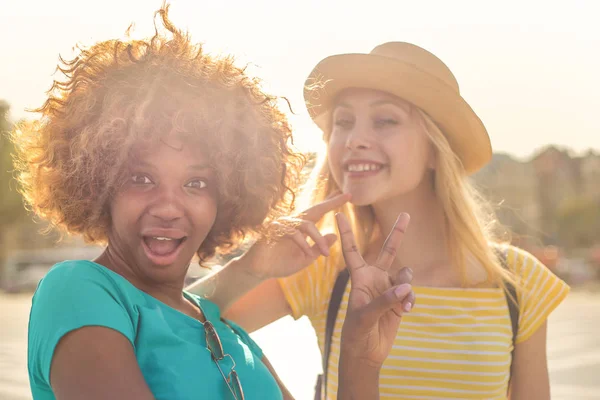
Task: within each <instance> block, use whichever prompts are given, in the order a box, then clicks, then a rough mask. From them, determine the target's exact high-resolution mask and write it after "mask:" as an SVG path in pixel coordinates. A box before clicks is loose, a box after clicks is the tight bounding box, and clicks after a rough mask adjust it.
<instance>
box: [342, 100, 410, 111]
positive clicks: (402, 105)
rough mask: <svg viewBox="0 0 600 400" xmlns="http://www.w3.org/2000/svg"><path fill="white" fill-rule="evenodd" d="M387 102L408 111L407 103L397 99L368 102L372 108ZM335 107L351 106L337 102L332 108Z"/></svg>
mask: <svg viewBox="0 0 600 400" xmlns="http://www.w3.org/2000/svg"><path fill="white" fill-rule="evenodd" d="M387 104H391V105H393V106H396V107H398V108H400V109H402V110H403V111H404V112H409V110H408V107H407V105H405V104H403V103H400V102H398V101H394V100H388V99H383V100H375V101H374V102H372V103H371V104H369V107H371V108H374V107H380V106H383V105H387ZM336 108H352V106H351V105H349V104H348V103H337V104H336V105H335V107H334V110H335V109H336Z"/></svg>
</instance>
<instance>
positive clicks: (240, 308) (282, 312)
mask: <svg viewBox="0 0 600 400" xmlns="http://www.w3.org/2000/svg"><path fill="white" fill-rule="evenodd" d="M291 312H292V310H291V309H290V306H289V304H288V302H287V300H286V299H285V296H284V295H283V290H282V289H281V286H279V283H277V281H276V280H275V279H270V280H268V281H266V282H263V283H262V284H260V285H259V286H257V287H256V288H255V289H253V290H252V291H250V292H249V293H247V294H245V295H243V296H242V297H241V298H240V299H239V300H238V301H237V302H236V303H235V304H233V305H232V306H231V307H230V308H229V309H228V310H227V311H226V312H225V313H224V314H223V315H224V317H225V318H227V319H230V320H232V321H233V322H236V323H237V324H238V325H240V326H241V327H242V328H244V329H245V330H246V331H248V332H254V331H256V330H258V329H260V328H262V327H264V326H267V325H269V324H270V323H271V322H275V321H277V320H278V319H280V318H283V317H285V316H286V315H290V314H291Z"/></svg>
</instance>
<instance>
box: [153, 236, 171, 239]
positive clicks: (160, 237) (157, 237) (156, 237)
mask: <svg viewBox="0 0 600 400" xmlns="http://www.w3.org/2000/svg"><path fill="white" fill-rule="evenodd" d="M152 239H156V240H173V239H172V238H168V237H164V236H155V237H153V238H152Z"/></svg>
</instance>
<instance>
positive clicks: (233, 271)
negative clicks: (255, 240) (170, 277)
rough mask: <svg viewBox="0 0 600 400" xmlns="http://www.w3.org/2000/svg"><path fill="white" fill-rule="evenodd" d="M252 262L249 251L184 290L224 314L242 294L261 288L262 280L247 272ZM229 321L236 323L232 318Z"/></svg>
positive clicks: (250, 251)
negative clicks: (206, 301)
mask: <svg viewBox="0 0 600 400" xmlns="http://www.w3.org/2000/svg"><path fill="white" fill-rule="evenodd" d="M254 262H257V261H255V260H254V257H253V251H252V249H250V250H249V251H248V252H247V253H246V254H244V255H243V256H241V257H238V258H234V259H233V260H231V261H229V262H228V263H227V265H225V266H224V267H223V268H222V269H220V270H219V271H217V272H214V273H212V274H210V275H209V276H207V277H205V278H203V279H201V280H199V281H197V282H194V283H193V284H192V285H191V286H189V287H187V288H186V290H188V291H190V292H191V293H194V294H196V295H198V296H202V297H205V298H207V299H210V301H212V302H213V303H215V304H216V305H218V306H219V308H220V309H221V312H222V313H224V314H225V313H226V312H227V310H229V308H230V307H231V306H232V305H233V304H234V303H236V302H237V301H238V300H239V299H240V298H241V297H242V296H244V294H246V293H248V292H250V291H252V290H253V289H256V288H257V287H259V286H262V284H263V283H264V282H265V280H264V279H260V278H257V277H256V276H255V275H253V274H252V273H250V272H249V271H250V270H251V267H250V265H252V263H254ZM228 318H229V317H228ZM229 319H232V320H233V321H234V322H238V321H236V320H235V319H233V318H229ZM244 328H245V327H244Z"/></svg>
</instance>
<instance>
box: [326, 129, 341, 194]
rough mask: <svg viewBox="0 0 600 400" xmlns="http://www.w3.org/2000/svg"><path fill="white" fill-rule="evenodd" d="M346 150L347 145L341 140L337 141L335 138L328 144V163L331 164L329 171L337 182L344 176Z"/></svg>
mask: <svg viewBox="0 0 600 400" xmlns="http://www.w3.org/2000/svg"><path fill="white" fill-rule="evenodd" d="M344 149H345V144H344V143H342V141H341V140H339V139H337V140H336V139H335V137H332V138H331V140H330V141H329V142H328V143H327V162H328V163H329V170H330V171H331V173H332V175H333V176H334V178H336V180H337V179H339V177H341V175H342V159H343V156H344ZM338 183H339V182H338Z"/></svg>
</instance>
